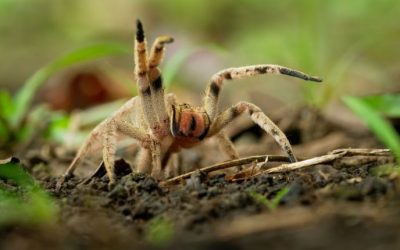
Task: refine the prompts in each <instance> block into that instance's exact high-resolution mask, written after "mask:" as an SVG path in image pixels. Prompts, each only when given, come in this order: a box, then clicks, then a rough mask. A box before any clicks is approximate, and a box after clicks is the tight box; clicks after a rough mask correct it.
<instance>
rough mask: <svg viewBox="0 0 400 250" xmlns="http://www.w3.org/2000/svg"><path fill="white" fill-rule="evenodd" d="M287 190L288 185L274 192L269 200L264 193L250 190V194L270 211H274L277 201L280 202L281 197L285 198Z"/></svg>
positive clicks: (288, 189)
mask: <svg viewBox="0 0 400 250" xmlns="http://www.w3.org/2000/svg"><path fill="white" fill-rule="evenodd" d="M289 191H290V188H289V187H284V188H282V189H281V190H279V191H278V192H277V193H276V195H275V196H274V198H272V199H270V200H268V199H267V198H266V197H265V196H264V195H262V194H260V193H257V192H250V196H251V198H253V199H254V200H255V201H256V202H258V203H260V204H262V205H264V206H265V207H267V208H268V209H269V210H270V211H275V210H276V208H277V207H278V205H279V203H281V201H282V200H283V198H285V196H286V195H287V194H288V193H289Z"/></svg>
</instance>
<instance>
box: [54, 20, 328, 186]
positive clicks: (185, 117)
mask: <svg viewBox="0 0 400 250" xmlns="http://www.w3.org/2000/svg"><path fill="white" fill-rule="evenodd" d="M172 41H173V38H172V37H169V36H160V37H157V38H156V39H155V41H154V42H153V45H152V46H151V50H150V53H148V47H147V42H146V37H145V32H144V29H143V25H142V23H141V22H140V20H139V19H137V20H136V37H135V43H134V51H135V55H134V61H135V69H134V74H135V77H136V85H137V88H138V90H139V91H138V93H139V95H138V96H137V97H132V98H131V99H130V100H128V101H127V102H126V103H125V104H124V105H123V106H122V107H120V108H119V110H117V111H116V112H114V113H113V114H112V115H111V116H110V117H108V118H107V119H106V120H104V121H103V122H102V123H100V124H99V125H98V126H96V128H95V129H94V130H93V131H92V132H91V137H88V138H87V140H86V141H85V142H84V144H82V146H81V149H80V150H78V152H77V154H76V156H75V158H74V160H73V161H72V162H71V164H70V166H69V167H68V169H67V170H66V171H65V173H64V175H63V177H62V178H61V180H60V181H59V182H58V183H57V187H58V188H59V187H61V184H62V183H63V181H65V180H66V179H67V177H68V176H70V175H72V173H73V172H74V171H75V169H76V167H77V166H78V165H79V164H80V163H81V162H82V161H83V159H84V158H85V157H86V156H88V155H89V153H91V145H92V144H94V143H97V142H98V143H101V144H102V153H103V161H104V167H105V170H106V173H107V175H108V177H109V180H110V182H109V183H110V184H111V186H112V185H113V184H115V181H116V173H115V169H116V165H115V155H116V150H117V143H118V141H117V138H118V135H119V134H122V135H125V136H128V137H130V138H132V139H135V140H136V141H137V142H138V145H139V146H140V150H139V152H138V157H137V164H136V171H137V172H141V173H148V174H150V175H151V176H152V177H154V178H156V179H158V180H163V179H165V174H166V173H167V172H168V170H169V169H171V167H170V166H168V162H169V161H168V159H169V157H170V156H171V157H172V156H176V153H178V152H179V151H181V149H185V148H191V147H194V146H196V145H198V144H199V143H201V142H202V141H203V139H205V138H210V137H213V138H215V139H217V140H218V143H219V144H220V145H221V147H220V148H221V149H222V151H224V153H225V154H226V155H228V156H229V157H230V158H231V159H236V158H238V157H239V155H238V153H237V151H236V149H235V147H234V145H233V143H232V140H231V139H230V138H229V137H227V136H226V134H225V130H224V129H225V127H226V126H227V125H228V124H231V122H232V121H234V120H236V119H237V117H239V116H240V115H241V114H246V115H248V116H249V117H250V118H251V120H252V122H253V123H255V124H256V125H257V126H258V127H259V128H261V129H262V131H263V132H264V133H267V134H269V135H270V136H271V137H272V138H273V139H274V140H275V142H276V143H277V144H278V145H279V146H280V147H281V149H282V151H283V152H285V153H286V154H287V158H288V159H289V160H290V161H291V162H294V161H296V157H295V156H294V153H293V150H292V148H291V144H290V142H289V140H288V138H287V136H286V135H285V134H284V132H283V131H282V130H281V129H280V128H279V127H278V126H277V125H276V124H275V123H274V122H273V121H272V120H271V119H270V118H269V117H268V116H267V115H266V114H265V113H264V112H263V110H262V109H261V108H259V107H258V106H256V105H254V104H252V103H249V102H245V101H240V102H238V103H236V104H234V105H232V106H231V107H230V108H228V109H226V110H224V111H222V112H221V111H219V110H218V100H219V95H220V93H221V90H222V87H223V85H224V83H225V82H232V81H233V80H235V79H241V78H245V77H252V76H256V75H261V74H265V75H267V74H282V75H288V76H292V77H297V78H300V79H303V80H308V81H314V82H321V81H322V79H320V78H319V77H315V76H309V75H307V74H305V73H303V72H300V71H297V70H294V69H290V68H287V67H284V66H280V65H274V64H261V65H249V66H242V67H236V68H227V69H223V70H220V71H218V72H217V73H215V74H214V75H213V76H212V77H211V78H210V81H209V83H208V85H207V86H206V91H205V95H204V99H203V103H202V105H201V106H192V105H190V104H186V103H179V102H177V101H176V99H175V97H173V98H170V97H171V96H170V94H167V95H166V94H165V92H164V87H163V82H162V77H161V70H160V69H159V65H160V64H161V63H162V60H163V58H164V52H165V48H164V45H165V44H166V43H171V42H172ZM94 135H96V136H94ZM97 137H98V138H97ZM96 138H97V139H98V141H97V139H96Z"/></svg>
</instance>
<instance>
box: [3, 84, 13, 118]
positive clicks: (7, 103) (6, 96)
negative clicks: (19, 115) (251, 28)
mask: <svg viewBox="0 0 400 250" xmlns="http://www.w3.org/2000/svg"><path fill="white" fill-rule="evenodd" d="M14 108H15V107H14V103H13V101H12V97H11V95H10V93H9V92H7V91H4V90H1V91H0V117H1V118H0V119H2V120H5V121H8V120H9V119H10V117H11V116H12V114H13V113H14Z"/></svg>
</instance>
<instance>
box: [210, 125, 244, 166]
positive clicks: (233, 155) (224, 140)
mask: <svg viewBox="0 0 400 250" xmlns="http://www.w3.org/2000/svg"><path fill="white" fill-rule="evenodd" d="M215 136H216V138H217V141H218V145H219V147H220V149H221V150H222V151H223V152H225V154H226V155H227V156H228V157H229V159H230V160H234V159H238V158H239V153H238V152H237V150H236V148H235V146H234V145H233V142H232V141H231V139H229V137H228V136H227V135H226V133H225V131H224V130H221V131H220V132H218V133H217V134H216V135H215Z"/></svg>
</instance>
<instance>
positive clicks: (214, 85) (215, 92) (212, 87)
mask: <svg viewBox="0 0 400 250" xmlns="http://www.w3.org/2000/svg"><path fill="white" fill-rule="evenodd" d="M220 90H221V88H220V87H219V86H218V84H217V83H216V82H212V83H211V85H210V92H211V94H212V95H213V96H218V95H219V91H220Z"/></svg>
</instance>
